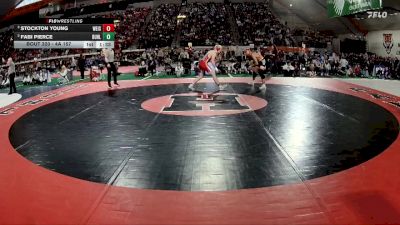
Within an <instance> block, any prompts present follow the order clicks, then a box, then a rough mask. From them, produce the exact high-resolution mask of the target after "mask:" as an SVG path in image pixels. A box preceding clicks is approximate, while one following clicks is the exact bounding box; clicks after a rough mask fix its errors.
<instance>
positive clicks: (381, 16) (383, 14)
mask: <svg viewBox="0 0 400 225" xmlns="http://www.w3.org/2000/svg"><path fill="white" fill-rule="evenodd" d="M367 13H368V19H376V18H378V19H386V18H387V16H388V13H387V12H377V11H370V12H367Z"/></svg>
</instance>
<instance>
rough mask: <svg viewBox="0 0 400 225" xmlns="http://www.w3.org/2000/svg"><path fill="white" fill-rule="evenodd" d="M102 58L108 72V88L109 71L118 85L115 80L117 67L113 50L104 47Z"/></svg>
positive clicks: (109, 83) (109, 84)
mask: <svg viewBox="0 0 400 225" xmlns="http://www.w3.org/2000/svg"><path fill="white" fill-rule="evenodd" d="M103 54H104V60H105V62H106V64H107V72H108V88H112V86H111V72H112V75H113V77H114V84H115V85H117V86H119V84H118V82H117V68H116V67H115V64H114V50H112V49H104V50H103Z"/></svg>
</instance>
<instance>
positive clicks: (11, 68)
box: [3, 57, 17, 95]
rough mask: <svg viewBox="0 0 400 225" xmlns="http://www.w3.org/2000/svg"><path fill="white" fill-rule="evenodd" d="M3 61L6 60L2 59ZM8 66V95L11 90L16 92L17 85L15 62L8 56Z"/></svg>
mask: <svg viewBox="0 0 400 225" xmlns="http://www.w3.org/2000/svg"><path fill="white" fill-rule="evenodd" d="M3 62H4V63H5V62H6V60H5V59H3ZM6 65H7V66H8V77H9V78H10V92H9V93H8V94H9V95H11V94H12V93H13V92H14V93H17V87H16V86H15V80H14V79H15V64H14V62H13V60H12V58H11V57H10V58H8V60H7V64H6Z"/></svg>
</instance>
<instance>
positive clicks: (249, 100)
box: [142, 93, 268, 116]
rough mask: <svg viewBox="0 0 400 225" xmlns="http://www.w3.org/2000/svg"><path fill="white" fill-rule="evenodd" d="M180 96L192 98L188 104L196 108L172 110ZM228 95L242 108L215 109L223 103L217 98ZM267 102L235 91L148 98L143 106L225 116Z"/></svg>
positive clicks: (168, 111) (182, 113)
mask: <svg viewBox="0 0 400 225" xmlns="http://www.w3.org/2000/svg"><path fill="white" fill-rule="evenodd" d="M179 97H187V98H189V99H190V98H191V99H190V100H189V101H188V102H187V104H189V105H190V104H193V107H195V108H196V109H192V110H190V109H187V110H181V109H180V110H171V107H173V105H174V102H175V99H176V98H179ZM226 97H231V98H232V99H231V100H233V101H234V103H235V104H237V105H238V106H239V108H241V109H229V108H227V109H221V108H220V109H215V108H214V107H216V106H218V105H221V103H220V102H219V101H218V100H217V99H220V98H226ZM213 98H214V99H213ZM267 104H268V102H267V101H266V100H265V99H262V98H259V97H255V96H251V95H243V94H234V93H216V94H212V93H202V94H199V93H183V94H176V95H165V96H161V97H156V98H152V99H149V100H146V101H144V102H143V103H142V108H143V109H145V110H147V111H150V112H154V113H161V114H167V115H177V116H223V115H233V114H239V113H246V112H252V111H256V110H259V109H262V108H264V107H266V106H267Z"/></svg>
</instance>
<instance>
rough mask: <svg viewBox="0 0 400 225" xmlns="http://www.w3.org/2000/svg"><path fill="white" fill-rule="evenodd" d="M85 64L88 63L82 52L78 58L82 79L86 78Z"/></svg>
mask: <svg viewBox="0 0 400 225" xmlns="http://www.w3.org/2000/svg"><path fill="white" fill-rule="evenodd" d="M85 65H86V59H85V56H83V54H81V55H80V56H79V59H78V67H79V71H81V80H83V79H84V78H85Z"/></svg>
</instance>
